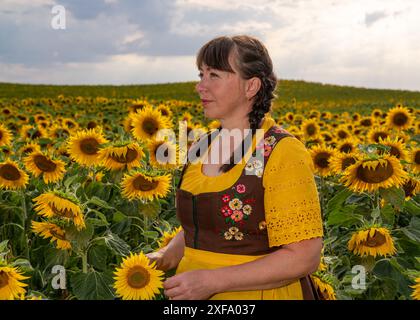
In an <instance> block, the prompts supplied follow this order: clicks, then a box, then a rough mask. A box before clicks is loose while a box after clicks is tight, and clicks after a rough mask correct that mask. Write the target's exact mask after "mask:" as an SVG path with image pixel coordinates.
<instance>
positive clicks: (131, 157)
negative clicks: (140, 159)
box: [110, 149, 138, 163]
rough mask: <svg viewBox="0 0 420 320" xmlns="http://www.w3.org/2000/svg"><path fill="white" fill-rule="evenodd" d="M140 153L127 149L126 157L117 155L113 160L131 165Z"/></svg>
mask: <svg viewBox="0 0 420 320" xmlns="http://www.w3.org/2000/svg"><path fill="white" fill-rule="evenodd" d="M137 155H138V153H137V151H136V150H133V149H127V153H126V155H125V156H117V155H115V154H113V155H111V156H110V157H111V159H113V160H115V161H117V162H119V163H130V162H132V161H134V160H135V159H136V157H137Z"/></svg>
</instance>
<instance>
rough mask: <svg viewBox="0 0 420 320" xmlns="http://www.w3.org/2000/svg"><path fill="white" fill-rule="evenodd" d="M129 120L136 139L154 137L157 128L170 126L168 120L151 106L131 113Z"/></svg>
mask: <svg viewBox="0 0 420 320" xmlns="http://www.w3.org/2000/svg"><path fill="white" fill-rule="evenodd" d="M131 120H132V122H131V125H132V126H133V129H132V130H131V132H132V134H133V136H134V137H135V138H136V139H138V140H144V141H147V140H149V139H154V138H155V137H156V135H157V134H158V132H159V130H161V129H168V128H171V127H172V123H171V122H170V120H169V119H168V118H167V117H164V116H162V114H161V113H160V112H159V111H158V110H157V109H154V108H152V107H145V108H143V109H142V110H141V111H140V112H137V113H133V114H131Z"/></svg>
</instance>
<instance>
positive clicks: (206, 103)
mask: <svg viewBox="0 0 420 320" xmlns="http://www.w3.org/2000/svg"><path fill="white" fill-rule="evenodd" d="M210 102H213V101H211V100H205V99H201V103H202V104H203V105H208V104H209V103H210Z"/></svg>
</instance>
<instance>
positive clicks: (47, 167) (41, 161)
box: [34, 155, 57, 172]
mask: <svg viewBox="0 0 420 320" xmlns="http://www.w3.org/2000/svg"><path fill="white" fill-rule="evenodd" d="M34 163H35V165H36V166H37V167H38V168H39V169H40V170H41V171H43V172H54V171H55V169H56V168H57V165H56V164H55V163H54V161H51V160H49V159H47V157H45V156H42V155H36V156H35V157H34Z"/></svg>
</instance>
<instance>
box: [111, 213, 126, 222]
mask: <svg viewBox="0 0 420 320" xmlns="http://www.w3.org/2000/svg"><path fill="white" fill-rule="evenodd" d="M124 219H127V216H126V215H125V214H123V213H122V212H120V211H116V212H114V214H113V215H112V221H113V222H116V223H118V222H121V221H123V220H124Z"/></svg>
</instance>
